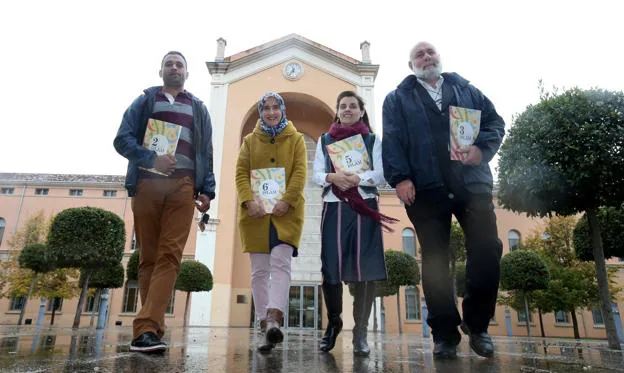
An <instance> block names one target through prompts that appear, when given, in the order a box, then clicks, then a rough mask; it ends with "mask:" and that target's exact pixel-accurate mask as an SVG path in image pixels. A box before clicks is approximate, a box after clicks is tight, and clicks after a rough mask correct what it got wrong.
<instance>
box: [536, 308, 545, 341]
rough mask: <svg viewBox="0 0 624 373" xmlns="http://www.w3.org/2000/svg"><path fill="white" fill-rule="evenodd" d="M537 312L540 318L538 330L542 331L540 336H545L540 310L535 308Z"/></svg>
mask: <svg viewBox="0 0 624 373" xmlns="http://www.w3.org/2000/svg"><path fill="white" fill-rule="evenodd" d="M537 314H538V315H539V320H540V331H541V332H542V338H546V333H545V332H544V320H543V319H542V310H540V309H539V308H538V309H537Z"/></svg>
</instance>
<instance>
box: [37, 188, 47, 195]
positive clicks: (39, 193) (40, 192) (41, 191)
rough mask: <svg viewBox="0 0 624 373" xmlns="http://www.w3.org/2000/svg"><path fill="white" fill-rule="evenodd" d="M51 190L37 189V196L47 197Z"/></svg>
mask: <svg viewBox="0 0 624 373" xmlns="http://www.w3.org/2000/svg"><path fill="white" fill-rule="evenodd" d="M49 191H50V190H49V189H48V188H37V189H35V195H38V196H47V195H48V192H49Z"/></svg>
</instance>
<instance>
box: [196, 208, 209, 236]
mask: <svg viewBox="0 0 624 373" xmlns="http://www.w3.org/2000/svg"><path fill="white" fill-rule="evenodd" d="M209 221H210V215H208V213H207V212H204V213H202V216H201V219H199V223H197V225H199V230H200V231H202V232H203V231H204V230H205V229H206V224H208V222H209Z"/></svg>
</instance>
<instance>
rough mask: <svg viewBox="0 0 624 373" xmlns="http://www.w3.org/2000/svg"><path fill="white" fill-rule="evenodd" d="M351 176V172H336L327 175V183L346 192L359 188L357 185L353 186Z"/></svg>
mask: <svg viewBox="0 0 624 373" xmlns="http://www.w3.org/2000/svg"><path fill="white" fill-rule="evenodd" d="M351 176H353V174H352V173H350V172H341V171H336V173H331V174H327V181H328V182H330V183H332V184H334V185H335V186H337V187H338V189H340V190H342V191H345V190H347V189H351V188H353V187H354V186H357V184H353V180H352V179H351V178H350V177H351Z"/></svg>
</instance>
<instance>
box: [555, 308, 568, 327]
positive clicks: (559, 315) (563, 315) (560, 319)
mask: <svg viewBox="0 0 624 373" xmlns="http://www.w3.org/2000/svg"><path fill="white" fill-rule="evenodd" d="M555 323H556V324H569V323H570V314H569V313H567V312H564V311H557V312H555Z"/></svg>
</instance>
